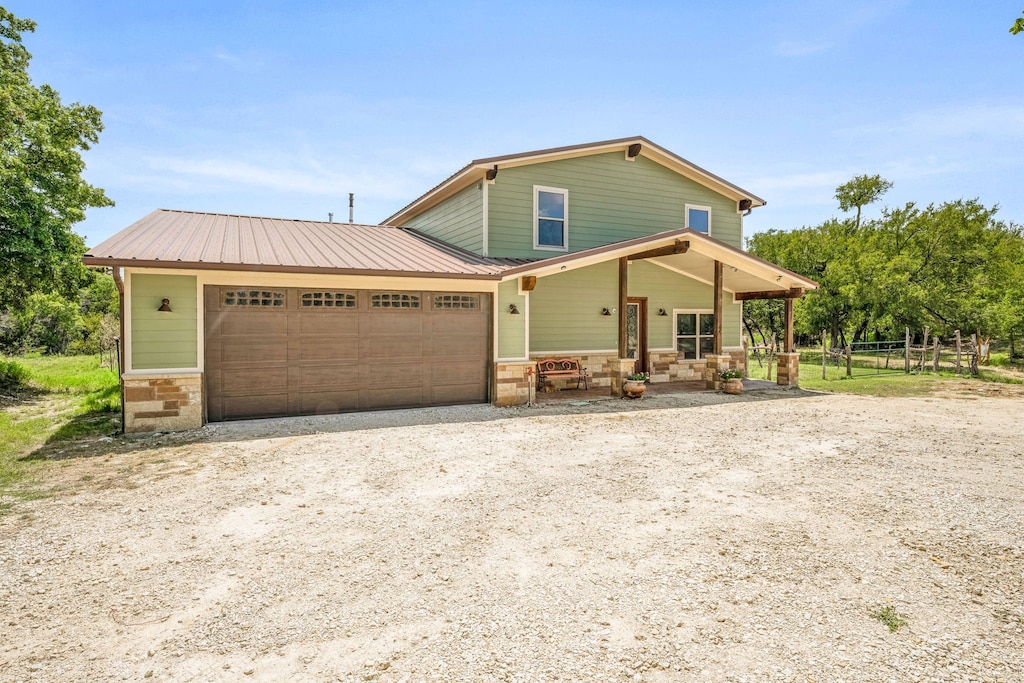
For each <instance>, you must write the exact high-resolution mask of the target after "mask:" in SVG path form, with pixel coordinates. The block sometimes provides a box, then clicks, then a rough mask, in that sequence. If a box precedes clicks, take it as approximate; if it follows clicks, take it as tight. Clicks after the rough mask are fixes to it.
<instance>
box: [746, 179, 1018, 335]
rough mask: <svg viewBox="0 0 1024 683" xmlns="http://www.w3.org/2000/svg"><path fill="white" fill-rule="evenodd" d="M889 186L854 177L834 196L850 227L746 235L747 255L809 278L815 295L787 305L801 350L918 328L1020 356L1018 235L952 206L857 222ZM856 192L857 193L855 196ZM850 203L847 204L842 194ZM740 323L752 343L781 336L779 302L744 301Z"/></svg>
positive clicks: (986, 215)
mask: <svg viewBox="0 0 1024 683" xmlns="http://www.w3.org/2000/svg"><path fill="white" fill-rule="evenodd" d="M889 187H891V184H890V183H889V182H888V181H885V180H884V179H881V178H880V177H879V176H871V177H869V176H860V177H857V178H854V179H853V180H851V181H850V183H847V184H846V185H843V186H841V187H840V188H838V189H837V191H836V198H837V199H839V200H840V208H842V209H844V210H852V209H854V208H856V209H857V216H856V217H855V218H851V219H832V220H829V221H826V222H825V223H823V224H821V225H819V226H816V227H805V228H801V229H798V230H790V231H780V230H770V231H768V232H764V233H759V234H756V235H753V236H752V237H751V238H750V239H749V240H748V244H747V248H748V250H749V251H750V252H751V253H753V254H756V255H757V256H760V257H762V258H765V259H768V260H769V261H772V262H774V263H777V264H779V265H781V266H783V267H785V268H788V269H790V270H793V271H795V272H797V273H800V274H801V275H804V276H806V277H809V278H811V279H812V280H815V281H817V282H818V283H819V284H820V286H821V287H820V289H818V290H817V291H812V292H809V293H807V294H806V296H805V297H804V298H803V299H801V300H799V301H797V302H796V307H795V321H796V333H797V334H798V336H799V337H800V340H801V341H802V342H803V343H811V342H820V337H821V331H822V330H825V331H826V335H827V336H828V337H829V341H830V344H831V345H832V346H836V345H844V346H845V345H846V344H848V343H851V342H853V343H855V342H861V341H880V340H888V339H903V337H904V331H905V328H906V327H909V328H910V329H911V333H912V334H913V335H914V336H915V337H918V338H919V337H920V335H921V333H922V331H923V329H924V327H925V326H927V327H929V328H930V329H931V330H932V332H933V333H934V334H938V335H939V336H941V337H943V338H944V339H946V340H948V339H950V338H951V337H952V336H953V333H954V331H955V330H960V331H961V332H962V333H963V334H964V335H970V334H972V333H980V334H981V335H982V336H985V337H988V336H991V337H992V338H994V339H998V340H1000V341H1002V342H1003V343H1004V345H1005V346H1006V347H1007V349H1008V350H1009V351H1010V352H1011V355H1017V354H1019V353H1020V352H1021V350H1022V349H1021V346H1022V344H1021V337H1022V336H1024V235H1022V230H1021V226H1019V225H1015V224H1013V223H1005V222H1002V221H999V220H997V219H996V217H995V216H996V211H997V209H998V207H985V206H982V205H981V204H980V203H979V202H978V201H976V200H958V201H952V202H945V203H943V204H939V205H928V206H927V207H924V208H922V207H919V206H917V205H916V204H914V203H908V204H907V205H906V206H903V207H899V208H885V209H883V210H882V212H881V216H880V217H879V218H877V219H874V220H867V221H864V222H863V223H862V222H861V220H860V215H861V209H862V207H863V206H864V205H866V204H869V203H871V202H873V201H876V200H877V199H878V198H879V197H880V196H881V195H882V194H884V192H885V191H886V190H887V189H888V188H889ZM858 190H859V193H858ZM851 192H852V194H853V196H852V201H851V196H850V194H851ZM744 318H745V320H744V323H745V326H746V330H747V332H748V334H749V335H750V338H751V340H752V341H754V342H755V343H761V342H762V339H763V338H764V336H766V335H767V336H769V337H770V335H771V334H772V333H773V332H774V333H775V334H776V335H777V336H781V332H782V302H781V301H758V302H747V304H746V305H745V306H744Z"/></svg>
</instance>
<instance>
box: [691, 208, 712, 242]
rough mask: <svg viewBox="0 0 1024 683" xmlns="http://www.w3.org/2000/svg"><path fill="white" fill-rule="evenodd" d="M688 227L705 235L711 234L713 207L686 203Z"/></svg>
mask: <svg viewBox="0 0 1024 683" xmlns="http://www.w3.org/2000/svg"><path fill="white" fill-rule="evenodd" d="M686 227H688V228H690V229H691V230H695V231H697V232H702V233H704V234H705V235H710V234H711V207H710V206H697V205H695V204H687V205H686Z"/></svg>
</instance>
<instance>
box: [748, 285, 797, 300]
mask: <svg viewBox="0 0 1024 683" xmlns="http://www.w3.org/2000/svg"><path fill="white" fill-rule="evenodd" d="M803 295H804V290H803V288H802V287H793V288H792V289H770V290H768V291H765V292H736V293H735V294H733V295H732V296H733V298H734V299H735V300H736V301H753V300H754V299H799V298H800V297H802V296H803Z"/></svg>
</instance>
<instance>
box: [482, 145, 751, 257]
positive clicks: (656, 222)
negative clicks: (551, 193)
mask: <svg viewBox="0 0 1024 683" xmlns="http://www.w3.org/2000/svg"><path fill="white" fill-rule="evenodd" d="M624 156H625V155H624V154H623V153H622V152H609V153H607V154H596V155H591V156H586V157H577V158H575V159H563V160H560V161H550V162H545V163H539V164H531V165H528V166H520V167H516V168H507V169H501V170H500V172H499V173H498V177H497V180H496V181H495V183H494V184H493V185H491V186H490V188H489V194H488V205H489V217H488V253H489V255H491V256H505V257H515V258H546V257H550V256H552V252H550V251H537V250H534V249H533V186H534V185H543V186H547V187H557V188H564V189H566V190H568V191H569V216H568V222H569V251H580V250H583V249H590V248H592V247H597V246H601V245H604V244H609V243H612V242H619V241H622V240H626V239H631V238H634V237H643V236H645V235H651V234H654V233H658V232H664V231H666V230H676V229H679V228H682V227H685V224H686V223H685V221H686V217H685V207H686V205H687V204H695V205H700V206H710V207H711V236H712V237H714V238H716V239H719V240H721V241H723V242H725V243H727V244H731V245H732V246H735V247H741V246H742V244H741V241H742V234H741V233H742V222H741V219H740V214H739V213H737V211H736V202H735V201H734V200H732V199H729V198H728V197H725V196H723V195H720V194H718V193H717V192H714V191H712V190H710V189H708V188H706V187H704V186H703V185H701V184H699V183H697V182H694V181H692V180H690V179H688V178H685V177H683V176H681V175H679V174H678V173H676V172H674V171H671V170H669V169H667V168H665V167H664V166H662V165H660V164H658V163H655V162H653V161H651V160H650V159H647V158H646V157H642V156H641V157H637V159H636V160H634V161H626V160H625V159H624Z"/></svg>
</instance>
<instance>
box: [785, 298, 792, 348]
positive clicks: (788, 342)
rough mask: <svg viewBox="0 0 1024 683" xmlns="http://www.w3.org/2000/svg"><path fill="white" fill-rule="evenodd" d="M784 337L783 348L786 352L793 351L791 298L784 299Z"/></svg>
mask: <svg viewBox="0 0 1024 683" xmlns="http://www.w3.org/2000/svg"><path fill="white" fill-rule="evenodd" d="M785 301H786V339H785V341H784V342H783V343H784V346H783V348H784V350H785V352H786V353H793V299H786V300H785Z"/></svg>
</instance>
